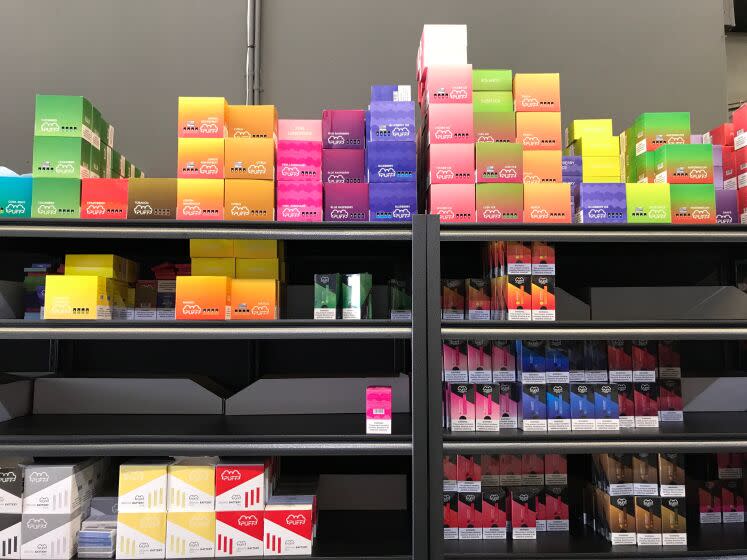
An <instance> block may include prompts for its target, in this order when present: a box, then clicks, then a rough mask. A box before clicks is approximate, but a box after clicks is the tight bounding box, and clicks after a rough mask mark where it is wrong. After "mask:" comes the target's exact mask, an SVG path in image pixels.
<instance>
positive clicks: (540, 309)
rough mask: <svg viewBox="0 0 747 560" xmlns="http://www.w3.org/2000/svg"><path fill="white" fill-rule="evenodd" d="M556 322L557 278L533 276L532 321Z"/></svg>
mask: <svg viewBox="0 0 747 560" xmlns="http://www.w3.org/2000/svg"><path fill="white" fill-rule="evenodd" d="M554 320H555V276H553V275H545V274H539V275H532V321H554Z"/></svg>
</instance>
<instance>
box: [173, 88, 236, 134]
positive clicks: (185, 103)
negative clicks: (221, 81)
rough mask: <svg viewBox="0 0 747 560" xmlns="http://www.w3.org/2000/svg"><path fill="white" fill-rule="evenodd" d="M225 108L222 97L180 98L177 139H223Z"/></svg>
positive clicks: (225, 103)
mask: <svg viewBox="0 0 747 560" xmlns="http://www.w3.org/2000/svg"><path fill="white" fill-rule="evenodd" d="M227 106H228V103H227V102H226V99H225V98H224V97H180V98H179V111H178V113H179V117H178V118H179V138H223V137H224V136H225V135H226V108H227Z"/></svg>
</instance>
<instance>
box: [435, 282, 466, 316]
mask: <svg viewBox="0 0 747 560" xmlns="http://www.w3.org/2000/svg"><path fill="white" fill-rule="evenodd" d="M465 287H466V284H465V282H464V280H441V318H442V319H444V320H446V321H454V320H459V319H464V310H465V299H466V297H465Z"/></svg>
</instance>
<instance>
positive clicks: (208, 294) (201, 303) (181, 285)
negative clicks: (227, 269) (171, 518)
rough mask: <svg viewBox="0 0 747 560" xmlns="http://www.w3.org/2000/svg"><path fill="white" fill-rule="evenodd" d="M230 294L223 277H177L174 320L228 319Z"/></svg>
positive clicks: (228, 280)
mask: <svg viewBox="0 0 747 560" xmlns="http://www.w3.org/2000/svg"><path fill="white" fill-rule="evenodd" d="M230 293H231V283H230V279H229V278H226V277H224V276H177V278H176V319H177V320H192V321H195V320H202V321H223V320H226V319H229V318H230V312H231V306H230ZM181 470H183V469H182V468H179V469H177V472H179V471H181ZM171 488H173V486H171V485H169V489H171ZM169 491H170V490H169ZM185 507H186V506H185Z"/></svg>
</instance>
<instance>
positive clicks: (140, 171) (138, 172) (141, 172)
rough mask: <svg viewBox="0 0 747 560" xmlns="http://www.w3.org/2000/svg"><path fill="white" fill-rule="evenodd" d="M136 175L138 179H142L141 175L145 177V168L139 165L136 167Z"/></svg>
mask: <svg viewBox="0 0 747 560" xmlns="http://www.w3.org/2000/svg"><path fill="white" fill-rule="evenodd" d="M135 177H136V178H137V179H140V178H141V177H145V175H143V170H142V169H140V168H139V167H136V168H135Z"/></svg>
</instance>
